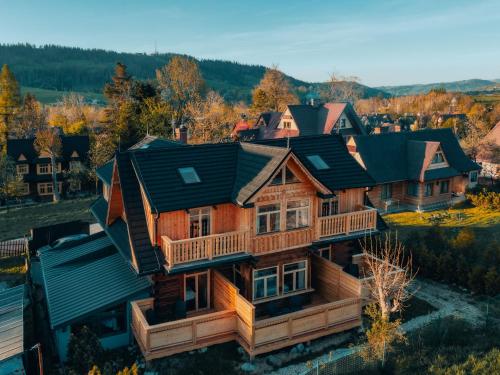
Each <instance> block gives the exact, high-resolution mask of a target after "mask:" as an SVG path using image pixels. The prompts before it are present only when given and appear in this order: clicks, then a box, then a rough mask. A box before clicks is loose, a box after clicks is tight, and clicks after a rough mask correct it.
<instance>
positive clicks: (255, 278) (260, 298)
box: [252, 266, 279, 301]
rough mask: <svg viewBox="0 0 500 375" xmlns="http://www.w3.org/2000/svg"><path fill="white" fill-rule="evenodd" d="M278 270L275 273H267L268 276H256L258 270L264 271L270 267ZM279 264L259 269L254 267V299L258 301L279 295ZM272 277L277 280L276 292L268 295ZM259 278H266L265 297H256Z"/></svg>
mask: <svg viewBox="0 0 500 375" xmlns="http://www.w3.org/2000/svg"><path fill="white" fill-rule="evenodd" d="M273 268H274V270H275V271H276V272H275V273H274V274H271V275H266V276H259V277H257V276H256V273H257V272H260V271H264V270H268V269H273ZM278 276H279V275H278V266H272V267H265V268H258V269H254V270H253V273H252V297H253V300H254V301H257V300H262V299H266V298H271V297H276V296H278V295H279V282H278ZM271 278H275V280H276V288H275V289H276V294H273V295H268V292H267V289H268V279H271ZM258 280H264V296H263V297H259V298H257V297H255V292H256V290H257V288H256V287H255V285H256V282H257V281H258Z"/></svg>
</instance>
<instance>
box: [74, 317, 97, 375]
mask: <svg viewBox="0 0 500 375" xmlns="http://www.w3.org/2000/svg"><path fill="white" fill-rule="evenodd" d="M102 356H103V349H102V346H101V343H100V342H99V339H98V338H97V336H96V335H95V333H94V332H92V331H91V330H90V329H89V328H88V327H87V326H83V327H82V329H80V330H79V332H75V333H71V336H70V339H69V344H68V367H69V368H70V371H69V372H70V374H86V373H88V372H89V371H91V370H92V369H93V367H94V365H95V364H96V363H100V362H101V360H102Z"/></svg>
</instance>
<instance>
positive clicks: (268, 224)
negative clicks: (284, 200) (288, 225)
mask: <svg viewBox="0 0 500 375" xmlns="http://www.w3.org/2000/svg"><path fill="white" fill-rule="evenodd" d="M268 206H276V208H275V209H274V210H273V211H266V212H259V210H260V209H262V208H263V207H268ZM255 209H256V218H257V222H256V225H255V231H256V233H257V234H266V233H276V232H279V231H281V204H280V203H279V202H276V203H269V204H265V205H262V206H257V207H256V208H255ZM272 214H278V229H277V230H273V231H272V230H271V215H272ZM261 216H266V231H265V232H260V231H259V229H260V225H259V218H260V217H261Z"/></svg>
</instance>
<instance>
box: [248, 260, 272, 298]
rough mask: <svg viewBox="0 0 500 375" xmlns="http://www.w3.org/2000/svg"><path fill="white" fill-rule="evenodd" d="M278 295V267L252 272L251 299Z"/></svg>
mask: <svg viewBox="0 0 500 375" xmlns="http://www.w3.org/2000/svg"><path fill="white" fill-rule="evenodd" d="M277 295H278V267H269V268H262V269H259V270H254V271H253V299H254V300H255V299H260V298H268V297H274V296H277Z"/></svg>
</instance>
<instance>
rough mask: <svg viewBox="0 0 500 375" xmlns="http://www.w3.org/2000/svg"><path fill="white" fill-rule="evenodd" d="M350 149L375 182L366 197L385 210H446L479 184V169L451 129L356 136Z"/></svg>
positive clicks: (351, 141)
mask: <svg viewBox="0 0 500 375" xmlns="http://www.w3.org/2000/svg"><path fill="white" fill-rule="evenodd" d="M347 148H348V149H349V152H350V153H351V154H352V155H353V156H354V158H355V159H356V160H357V161H358V162H359V164H360V165H361V166H362V167H363V168H365V169H366V171H367V172H368V174H370V176H371V177H373V179H374V180H375V182H376V186H375V187H374V188H373V189H370V191H369V192H368V193H367V195H368V198H369V200H370V202H371V203H372V204H373V205H374V207H376V208H377V209H379V210H380V211H382V212H387V211H397V210H422V211H423V210H430V209H435V208H440V207H443V206H447V205H449V204H451V203H453V202H454V201H455V200H461V199H463V198H464V193H465V190H466V188H467V187H473V186H475V185H476V183H477V177H478V171H479V170H480V166H479V165H477V164H476V163H474V162H473V161H472V160H470V159H469V158H468V157H467V156H466V155H465V153H464V152H463V150H462V148H461V147H460V144H459V143H458V140H457V138H456V137H455V135H454V134H453V132H452V130H451V129H427V130H419V131H415V132H401V133H387V134H376V135H366V136H352V137H351V138H350V139H349V140H348V142H347Z"/></svg>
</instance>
